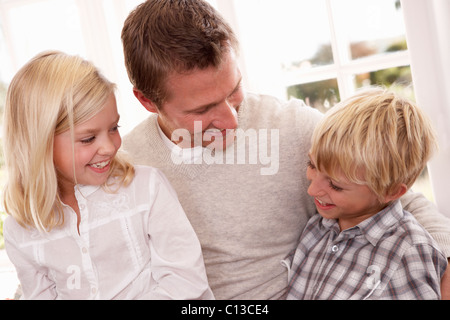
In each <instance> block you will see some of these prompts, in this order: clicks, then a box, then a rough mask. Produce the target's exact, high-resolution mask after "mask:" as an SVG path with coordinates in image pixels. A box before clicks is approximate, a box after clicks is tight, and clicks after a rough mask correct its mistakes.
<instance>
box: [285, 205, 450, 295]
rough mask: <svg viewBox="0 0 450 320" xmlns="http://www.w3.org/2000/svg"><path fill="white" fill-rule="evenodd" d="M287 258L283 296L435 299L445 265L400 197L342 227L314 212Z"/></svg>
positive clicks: (430, 239)
mask: <svg viewBox="0 0 450 320" xmlns="http://www.w3.org/2000/svg"><path fill="white" fill-rule="evenodd" d="M289 259H290V261H292V266H291V270H292V272H290V275H289V288H288V296H287V299H307V300H309V299H337V300H339V299H358V300H360V299H440V280H441V276H442V275H443V273H444V271H445V269H446V267H447V259H446V257H445V256H444V255H443V253H442V252H441V251H440V250H439V249H438V248H437V245H436V243H435V242H434V240H433V239H432V238H431V236H430V235H429V234H428V233H427V232H426V231H425V230H424V229H423V228H422V227H421V226H420V225H419V224H418V222H417V221H416V220H415V219H414V217H413V216H412V215H411V214H410V213H408V212H406V211H404V210H403V209H402V206H401V204H400V202H399V201H396V202H395V203H393V204H392V205H390V206H389V207H387V208H386V209H384V210H383V211H380V212H379V213H378V214H376V215H374V216H372V217H370V218H368V219H366V220H364V221H363V222H361V223H360V224H359V225H357V226H355V227H353V228H349V229H347V230H344V231H342V232H340V229H339V225H338V223H337V221H336V220H329V219H324V218H322V217H321V216H320V215H319V214H316V215H314V216H313V217H312V218H311V219H310V221H309V222H308V224H307V226H306V227H305V230H304V232H303V234H302V236H301V238H300V244H299V246H298V248H297V249H296V250H295V251H294V252H293V253H292V254H291V256H290V258H289Z"/></svg>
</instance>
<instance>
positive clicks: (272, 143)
mask: <svg viewBox="0 0 450 320" xmlns="http://www.w3.org/2000/svg"><path fill="white" fill-rule="evenodd" d="M321 116H322V115H321V113H320V112H318V111H316V110H315V109H312V108H309V107H307V106H305V105H304V104H303V102H301V101H300V100H291V101H289V102H284V101H280V100H277V99H275V98H272V97H269V96H262V95H255V94H247V96H246V99H245V101H244V102H243V104H242V106H241V107H240V109H239V113H238V120H239V130H241V133H243V135H241V136H239V135H238V138H237V139H236V142H235V144H234V145H233V146H230V147H228V148H227V150H226V154H224V155H223V154H221V153H220V152H217V153H213V154H212V155H211V154H210V153H208V154H205V155H204V157H203V158H202V159H201V161H197V163H196V164H184V163H180V162H181V161H179V159H176V157H175V158H174V156H173V155H172V154H171V152H170V150H169V149H168V148H167V146H166V145H165V144H164V142H163V140H162V139H161V137H160V135H159V132H158V129H157V121H156V119H157V116H156V115H151V116H150V117H149V118H148V119H146V120H144V121H143V122H142V123H141V124H139V125H138V126H137V127H136V128H135V129H134V130H133V131H132V132H130V133H129V134H128V135H127V136H126V137H125V138H124V141H123V147H124V149H125V150H126V151H128V152H129V153H130V154H131V156H132V158H133V160H134V162H135V163H136V164H143V165H149V166H153V167H157V168H159V169H161V170H162V171H163V172H164V174H165V175H166V176H167V178H168V179H169V181H170V182H171V183H172V185H173V187H174V188H175V190H176V191H177V193H178V197H179V200H180V202H181V204H182V206H183V208H184V210H185V211H186V214H187V216H188V218H189V220H190V222H191V224H192V226H193V227H194V230H195V231H196V232H197V235H198V237H199V239H200V243H201V244H202V250H203V255H204V260H205V264H206V270H207V275H208V280H209V283H210V286H211V288H212V290H213V292H214V295H215V297H216V298H217V299H279V298H282V297H283V296H284V294H285V289H286V286H287V279H288V277H287V268H286V267H285V266H283V265H282V263H281V261H282V260H283V259H284V258H285V257H286V256H287V255H288V253H289V252H290V251H291V250H293V249H294V248H296V246H297V241H298V238H299V236H300V234H301V232H302V230H303V228H304V226H305V224H306V222H307V221H308V219H309V218H310V217H311V215H313V214H314V212H315V206H314V204H313V202H312V199H311V198H310V196H308V194H307V192H306V191H307V188H308V181H307V179H306V175H305V172H306V164H307V160H308V158H307V154H308V151H309V147H310V138H311V134H312V131H313V129H314V126H315V124H316V123H317V122H318V121H319V119H320V118H321ZM243 150H245V152H246V154H245V157H243V155H242V151H243ZM221 156H223V157H221ZM220 162H222V163H220ZM412 199H414V200H413V204H414V206H415V207H416V208H417V209H418V210H411V208H412V207H411V206H409V207H408V206H406V210H410V211H413V213H414V214H415V215H416V217H417V218H418V220H419V221H420V222H422V224H424V225H425V227H426V228H428V230H430V231H432V232H434V237H435V239H436V240H438V242H439V243H440V244H441V246H443V250H444V251H445V252H446V253H447V254H448V255H450V223H449V221H450V220H445V218H444V217H441V216H440V215H439V214H438V213H437V210H436V208H433V207H432V205H431V204H430V203H429V202H428V201H426V200H425V198H423V197H422V196H420V195H415V194H410V195H408V196H407V197H406V198H405V200H406V201H407V202H409V201H410V200H412ZM414 211H417V214H416V212H414ZM445 246H446V247H445Z"/></svg>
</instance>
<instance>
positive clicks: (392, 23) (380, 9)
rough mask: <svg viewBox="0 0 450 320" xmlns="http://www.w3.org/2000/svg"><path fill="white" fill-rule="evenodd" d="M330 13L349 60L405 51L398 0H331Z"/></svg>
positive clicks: (403, 30) (403, 29)
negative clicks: (348, 50) (331, 11)
mask: <svg viewBox="0 0 450 320" xmlns="http://www.w3.org/2000/svg"><path fill="white" fill-rule="evenodd" d="M331 3H332V5H333V12H334V13H335V19H336V23H337V26H338V30H339V32H340V33H341V34H342V35H345V36H346V37H347V39H346V40H347V41H348V43H349V45H350V52H351V58H352V59H357V58H362V57H366V56H370V55H374V54H380V53H385V52H392V51H401V50H406V38H405V28H404V23H403V15H402V12H401V7H400V0H365V1H361V0H333V1H331Z"/></svg>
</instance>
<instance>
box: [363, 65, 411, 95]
mask: <svg viewBox="0 0 450 320" xmlns="http://www.w3.org/2000/svg"><path fill="white" fill-rule="evenodd" d="M393 84H395V85H396V86H399V87H404V88H406V87H412V77H411V68H410V67H409V66H400V67H392V68H388V69H383V70H377V71H373V72H367V73H362V74H357V75H356V76H355V86H356V87H357V88H361V87H366V86H371V85H383V86H386V87H390V86H391V85H393ZM411 91H412V89H411Z"/></svg>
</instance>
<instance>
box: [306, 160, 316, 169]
mask: <svg viewBox="0 0 450 320" xmlns="http://www.w3.org/2000/svg"><path fill="white" fill-rule="evenodd" d="M306 164H307V165H308V167H309V168H311V169H315V168H316V167H315V166H314V165H313V163H312V162H311V160H308V162H306Z"/></svg>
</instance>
